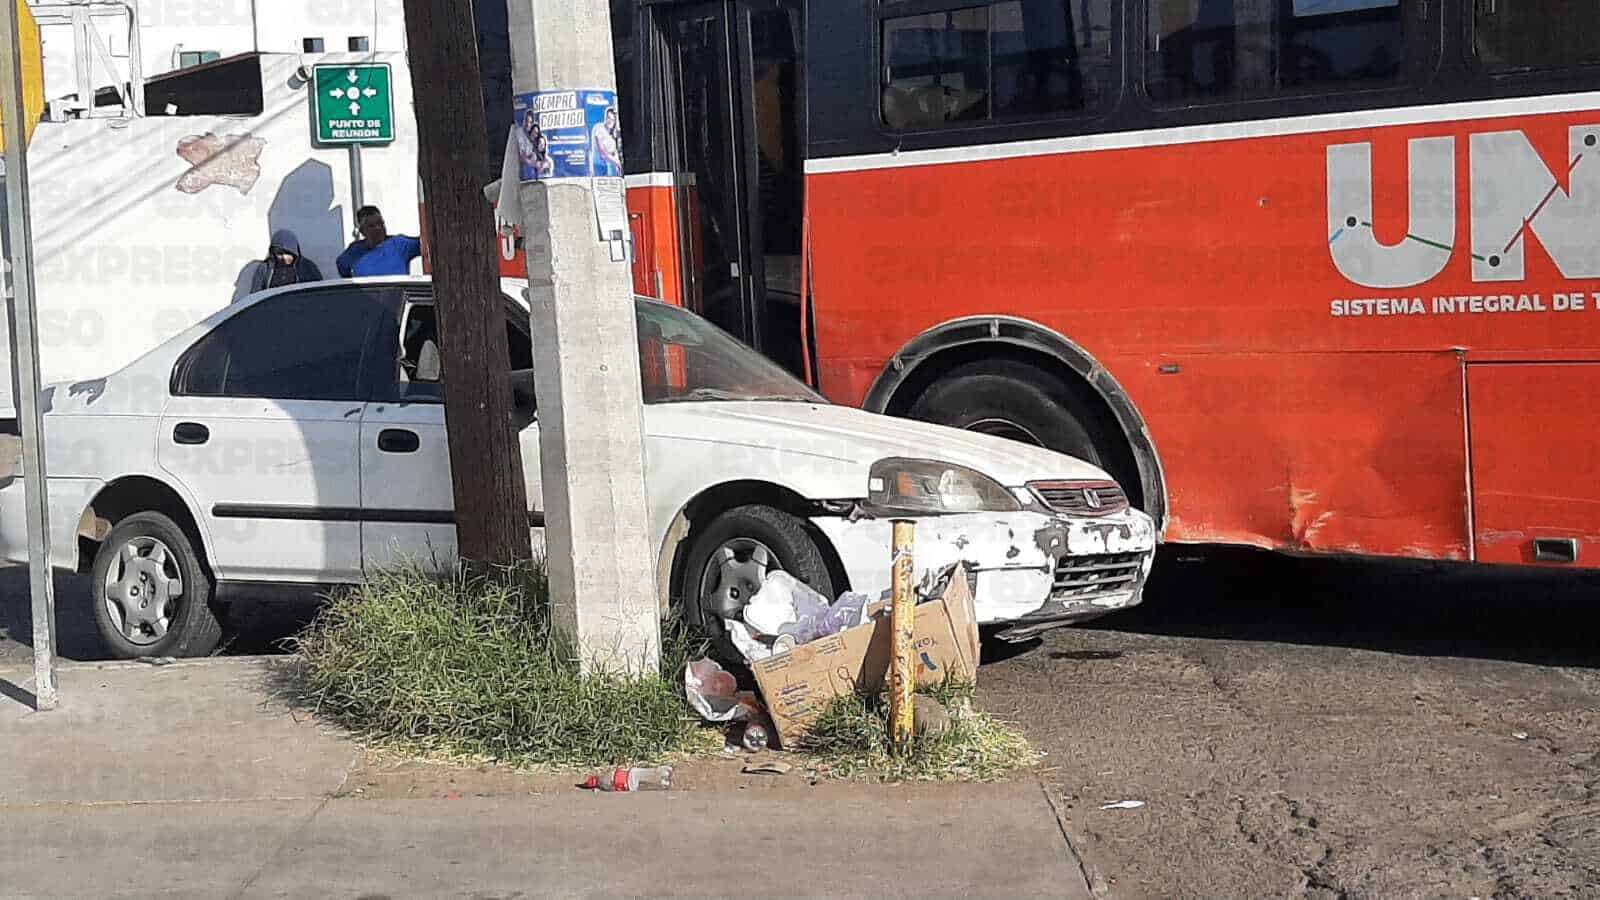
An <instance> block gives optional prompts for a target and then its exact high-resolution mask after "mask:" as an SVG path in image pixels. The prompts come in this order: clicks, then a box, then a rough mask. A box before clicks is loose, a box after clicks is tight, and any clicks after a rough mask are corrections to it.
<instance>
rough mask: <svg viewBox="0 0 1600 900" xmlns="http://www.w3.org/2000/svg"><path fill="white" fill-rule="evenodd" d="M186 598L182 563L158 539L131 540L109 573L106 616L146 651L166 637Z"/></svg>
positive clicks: (125, 636) (112, 564)
mask: <svg viewBox="0 0 1600 900" xmlns="http://www.w3.org/2000/svg"><path fill="white" fill-rule="evenodd" d="M182 597H183V574H182V572H181V571H180V570H179V568H178V559H177V557H176V556H175V555H174V554H173V552H172V550H171V549H170V548H168V547H167V545H166V544H164V543H162V542H161V541H160V540H157V539H156V538H153V537H136V538H132V539H130V540H129V541H128V542H127V543H125V544H123V545H122V549H121V550H119V551H117V556H116V558H115V559H114V560H113V561H112V563H111V566H110V568H108V569H107V570H106V579H105V605H106V612H108V613H109V614H110V616H111V621H112V623H113V624H114V625H116V627H117V631H118V632H120V633H121V634H122V636H123V637H124V638H125V639H127V641H128V642H129V643H132V644H136V645H138V646H141V647H143V646H149V645H150V644H154V643H155V642H157V641H159V640H161V639H162V638H164V637H166V636H167V631H168V629H170V628H171V627H172V619H173V616H175V615H176V614H177V611H178V603H179V601H180V600H181V599H182Z"/></svg>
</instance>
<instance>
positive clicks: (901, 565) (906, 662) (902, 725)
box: [889, 519, 917, 750]
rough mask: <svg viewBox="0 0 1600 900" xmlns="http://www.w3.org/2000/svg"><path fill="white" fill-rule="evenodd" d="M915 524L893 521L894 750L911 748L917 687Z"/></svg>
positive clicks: (891, 714) (891, 732)
mask: <svg viewBox="0 0 1600 900" xmlns="http://www.w3.org/2000/svg"><path fill="white" fill-rule="evenodd" d="M916 527H917V526H916V525H915V523H912V522H909V521H907V520H905V519H896V520H895V521H894V555H893V557H892V559H893V567H894V569H893V574H894V605H893V606H892V607H891V608H890V612H889V625H890V629H891V630H892V631H893V632H894V654H893V656H892V657H891V658H890V661H889V743H890V745H891V746H893V747H894V748H895V749H897V750H904V749H906V748H908V747H910V746H911V736H912V726H913V722H912V705H911V696H912V694H913V693H914V692H915V690H916V686H917V674H916V673H917V668H916V665H917V664H916V657H915V655H914V654H913V651H912V643H913V640H914V638H915V635H916V618H917V595H916V591H915V590H914V589H913V588H912V584H911V573H912V567H911V556H912V549H913V545H914V544H915V541H916Z"/></svg>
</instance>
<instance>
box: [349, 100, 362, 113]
mask: <svg viewBox="0 0 1600 900" xmlns="http://www.w3.org/2000/svg"><path fill="white" fill-rule="evenodd" d="M350 115H352V116H359V115H361V104H359V103H352V104H350Z"/></svg>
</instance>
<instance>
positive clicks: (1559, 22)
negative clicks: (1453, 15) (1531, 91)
mask: <svg viewBox="0 0 1600 900" xmlns="http://www.w3.org/2000/svg"><path fill="white" fill-rule="evenodd" d="M1475 6H1476V12H1475V13H1474V15H1473V44H1474V46H1475V47H1476V49H1477V51H1478V59H1479V60H1480V61H1482V63H1483V65H1484V67H1485V68H1488V69H1490V70H1491V71H1506V70H1512V69H1555V68H1562V67H1565V66H1575V65H1583V64H1585V63H1596V62H1600V4H1596V3H1595V2H1594V0H1539V2H1533V0H1494V2H1492V3H1477V4H1475Z"/></svg>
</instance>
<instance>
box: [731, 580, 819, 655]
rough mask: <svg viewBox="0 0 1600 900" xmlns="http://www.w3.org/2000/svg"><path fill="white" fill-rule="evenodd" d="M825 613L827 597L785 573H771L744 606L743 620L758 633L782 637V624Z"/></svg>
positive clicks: (789, 623) (790, 623)
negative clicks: (780, 635)
mask: <svg viewBox="0 0 1600 900" xmlns="http://www.w3.org/2000/svg"><path fill="white" fill-rule="evenodd" d="M827 610H828V598H826V597H824V596H822V595H821V594H819V593H817V592H816V591H815V590H813V589H812V587H811V586H810V585H808V584H806V583H805V582H803V581H801V580H800V579H798V578H795V577H794V576H793V575H790V574H789V573H788V572H784V571H782V570H774V571H771V572H768V573H767V577H766V578H765V579H764V580H763V581H762V584H761V590H759V591H756V595H755V596H754V597H751V598H750V602H749V603H748V604H746V605H745V608H744V620H745V622H747V623H749V625H750V627H751V628H754V629H755V630H756V632H757V633H759V634H783V633H784V630H783V629H784V626H785V625H792V624H794V623H797V622H800V621H802V620H804V619H806V618H809V617H811V616H815V615H817V614H819V613H823V612H826V611H827ZM798 637H799V635H796V638H797V639H798ZM801 643H804V641H801Z"/></svg>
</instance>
